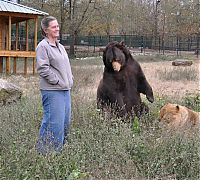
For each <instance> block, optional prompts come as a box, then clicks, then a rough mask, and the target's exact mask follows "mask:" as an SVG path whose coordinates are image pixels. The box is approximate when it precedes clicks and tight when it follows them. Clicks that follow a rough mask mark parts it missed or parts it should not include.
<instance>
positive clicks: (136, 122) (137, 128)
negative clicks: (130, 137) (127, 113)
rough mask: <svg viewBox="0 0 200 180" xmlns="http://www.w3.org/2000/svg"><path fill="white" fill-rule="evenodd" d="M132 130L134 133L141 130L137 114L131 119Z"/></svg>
mask: <svg viewBox="0 0 200 180" xmlns="http://www.w3.org/2000/svg"><path fill="white" fill-rule="evenodd" d="M132 131H133V133H134V134H139V133H140V131H141V129H140V124H139V118H138V117H137V116H135V118H134V120H133V126H132Z"/></svg>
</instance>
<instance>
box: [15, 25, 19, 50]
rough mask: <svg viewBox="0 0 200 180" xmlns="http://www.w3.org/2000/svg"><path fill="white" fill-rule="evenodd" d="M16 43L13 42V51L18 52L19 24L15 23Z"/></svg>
mask: <svg viewBox="0 0 200 180" xmlns="http://www.w3.org/2000/svg"><path fill="white" fill-rule="evenodd" d="M15 35H16V42H15V50H16V51H17V50H18V45H19V23H16V34H15Z"/></svg>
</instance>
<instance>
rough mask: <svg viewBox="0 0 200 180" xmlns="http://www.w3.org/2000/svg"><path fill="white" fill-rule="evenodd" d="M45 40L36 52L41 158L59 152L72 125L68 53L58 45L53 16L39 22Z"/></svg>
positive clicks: (55, 22)
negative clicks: (41, 115)
mask: <svg viewBox="0 0 200 180" xmlns="http://www.w3.org/2000/svg"><path fill="white" fill-rule="evenodd" d="M41 29H42V34H43V36H44V39H43V40H42V41H41V42H40V43H39V44H38V46H37V48H36V59H37V71H38V74H39V77H40V90H41V96H42V105H43V119H42V123H41V127H40V133H39V141H38V144H37V149H38V151H39V152H41V153H42V154H46V153H48V152H50V151H52V150H53V151H57V152H60V151H61V150H62V147H63V145H64V143H65V140H66V136H67V131H68V129H69V126H70V121H71V95H70V89H71V87H72V85H73V76H72V72H71V66H70V62H69V58H68V55H67V52H66V51H65V48H64V46H62V45H61V44H60V43H59V42H58V37H59V25H58V22H57V19H56V18H55V17H52V16H48V17H45V18H44V19H43V20H42V21H41Z"/></svg>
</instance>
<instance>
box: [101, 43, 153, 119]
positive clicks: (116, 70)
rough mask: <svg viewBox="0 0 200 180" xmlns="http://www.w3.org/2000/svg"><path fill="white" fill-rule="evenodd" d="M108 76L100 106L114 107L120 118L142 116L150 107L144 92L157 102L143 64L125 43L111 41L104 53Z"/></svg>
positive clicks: (106, 75)
mask: <svg viewBox="0 0 200 180" xmlns="http://www.w3.org/2000/svg"><path fill="white" fill-rule="evenodd" d="M103 62H104V66H105V67H104V73H103V78H102V80H101V81H100V83H99V86H98V89H97V106H98V108H100V109H105V108H107V107H111V109H112V110H113V111H114V112H115V113H116V114H117V115H118V116H120V117H123V116H127V115H128V116H133V115H134V114H136V115H137V116H140V115H141V113H142V112H143V111H144V110H145V111H148V107H147V106H146V105H145V104H144V103H143V102H142V101H141V97H140V93H143V94H145V95H146V97H147V99H148V100H149V101H150V102H153V101H154V97H153V91H152V88H151V86H150V85H149V83H148V82H147V80H146V77H145V75H144V73H143V71H142V69H141V67H140V65H139V63H138V62H137V61H136V60H134V59H133V57H132V55H131V53H130V51H129V50H128V48H126V47H125V45H124V43H118V42H111V43H109V44H108V45H107V46H106V48H105V50H104V52H103Z"/></svg>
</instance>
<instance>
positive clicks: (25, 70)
mask: <svg viewBox="0 0 200 180" xmlns="http://www.w3.org/2000/svg"><path fill="white" fill-rule="evenodd" d="M27 67H28V59H27V57H25V58H24V75H27Z"/></svg>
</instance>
